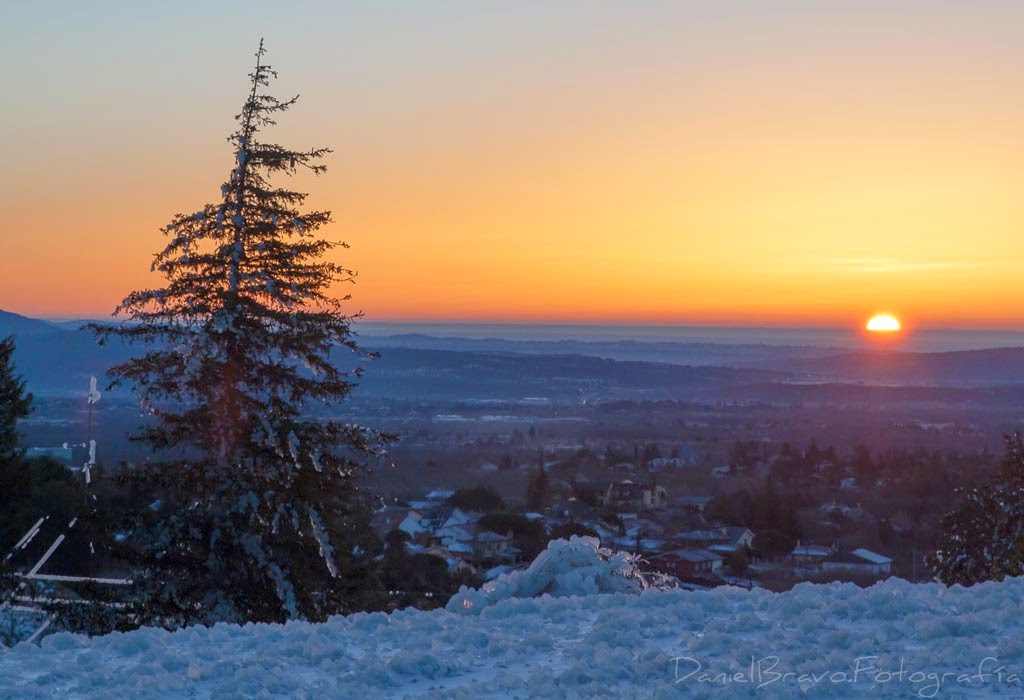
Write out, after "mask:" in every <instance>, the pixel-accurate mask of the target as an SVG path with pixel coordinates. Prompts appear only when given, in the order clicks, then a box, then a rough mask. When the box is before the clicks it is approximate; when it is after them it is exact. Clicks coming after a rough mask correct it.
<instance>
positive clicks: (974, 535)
mask: <svg viewBox="0 0 1024 700" xmlns="http://www.w3.org/2000/svg"><path fill="white" fill-rule="evenodd" d="M958 493H959V495H960V499H961V500H960V503H959V504H958V505H957V507H956V508H954V509H953V510H952V511H950V512H949V513H947V514H946V515H945V516H944V517H943V518H942V523H941V534H940V538H939V546H938V547H937V548H936V551H935V552H933V553H932V554H931V555H930V556H929V557H928V558H927V561H926V563H927V564H928V565H929V566H930V567H931V569H932V570H933V571H934V572H935V575H936V578H938V579H939V580H940V581H942V582H943V583H945V584H947V585H953V584H956V583H959V584H962V585H965V586H969V585H972V584H975V583H980V582H982V581H990V580H995V581H1001V580H1002V579H1003V578H1004V577H1006V576H1021V575H1024V437H1022V435H1021V434H1020V433H1016V434H1014V435H1012V436H1009V437H1007V439H1006V457H1005V459H1004V462H1003V466H1002V468H1001V469H1000V471H999V472H998V473H997V474H996V476H995V478H993V479H992V481H991V482H990V483H987V484H982V485H980V486H974V487H970V488H966V489H961V490H959V491H958Z"/></svg>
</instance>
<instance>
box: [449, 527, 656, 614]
mask: <svg viewBox="0 0 1024 700" xmlns="http://www.w3.org/2000/svg"><path fill="white" fill-rule="evenodd" d="M649 587H650V586H649V585H648V582H647V581H646V579H645V578H644V577H643V575H642V574H641V573H640V572H639V571H638V570H637V568H636V558H635V557H633V556H632V555H630V554H626V553H625V552H612V551H611V550H610V549H603V548H602V547H601V543H600V542H599V541H598V539H597V538H596V537H578V536H576V535H573V536H572V537H571V538H569V539H568V540H552V541H551V542H549V543H548V547H547V549H545V550H544V551H543V552H541V553H540V554H539V555H537V558H536V559H534V560H533V563H531V564H530V566H529V568H527V569H526V570H523V571H512V572H510V573H506V574H501V575H499V576H497V577H496V578H495V579H494V580H493V581H490V582H488V583H486V584H484V585H483V587H481V588H479V589H477V588H467V587H465V586H463V587H462V588H461V589H460V590H459V592H458V593H456V594H455V595H454V596H453V597H452V599H451V600H450V601H448V608H447V609H448V611H449V612H454V613H473V614H476V613H479V612H480V610H481V609H482V608H484V607H487V606H489V605H494V604H495V603H497V602H499V601H501V600H506V599H508V598H533V597H535V596H539V595H542V594H548V595H551V596H554V597H562V596H570V595H594V594H596V593H639V592H640V591H641V590H644V589H646V588H649Z"/></svg>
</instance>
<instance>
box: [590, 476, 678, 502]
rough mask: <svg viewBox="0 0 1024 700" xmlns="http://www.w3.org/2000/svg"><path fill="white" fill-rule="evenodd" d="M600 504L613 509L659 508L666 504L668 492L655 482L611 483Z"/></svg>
mask: <svg viewBox="0 0 1024 700" xmlns="http://www.w3.org/2000/svg"><path fill="white" fill-rule="evenodd" d="M601 502H602V503H603V505H607V506H613V507H615V508H660V507H662V506H664V505H665V504H667V503H668V491H666V490H665V487H664V486H661V485H659V484H658V482H657V481H652V482H647V483H645V482H635V481H633V480H631V479H626V480H624V481H613V482H612V483H611V484H609V485H608V490H607V491H605V494H604V496H603V498H602V499H601Z"/></svg>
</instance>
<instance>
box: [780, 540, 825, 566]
mask: <svg viewBox="0 0 1024 700" xmlns="http://www.w3.org/2000/svg"><path fill="white" fill-rule="evenodd" d="M832 552H833V549H832V547H825V546H822V545H820V544H800V543H799V542H797V545H796V547H794V548H793V551H792V552H790V553H789V557H788V558H789V563H790V564H792V565H793V566H799V567H802V568H810V569H820V568H821V565H822V563H824V561H825V560H826V559H827V558H828V557H829V556H831V554H832Z"/></svg>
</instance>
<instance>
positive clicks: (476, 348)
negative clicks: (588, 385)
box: [363, 333, 850, 369]
mask: <svg viewBox="0 0 1024 700" xmlns="http://www.w3.org/2000/svg"><path fill="white" fill-rule="evenodd" d="M363 343H364V344H365V345H367V346H368V347H373V348H376V349H382V350H383V349H385V348H416V349H423V350H455V351H459V352H466V351H469V352H514V353H517V354H524V355H585V356H589V357H603V358H606V359H610V360H628V361H637V362H662V363H670V364H675V365H693V366H706V367H743V368H750V369H786V368H787V366H788V365H789V363H790V362H792V361H793V360H800V359H814V358H825V357H831V356H834V355H837V354H842V353H847V352H849V351H850V350H849V349H848V348H823V347H811V346H792V345H790V346H787V345H765V344H722V343H704V342H700V343H694V342H673V341H645V340H507V339H503V338H485V339H481V338H462V337H450V336H449V337H439V336H431V335H425V334H420V333H410V334H403V335H392V336H366V337H364V339H363Z"/></svg>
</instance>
